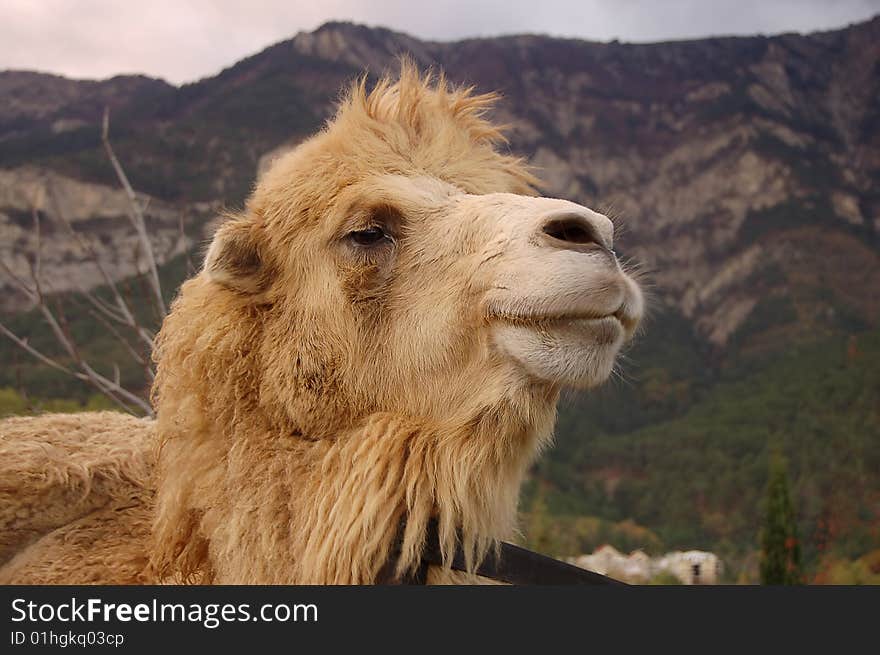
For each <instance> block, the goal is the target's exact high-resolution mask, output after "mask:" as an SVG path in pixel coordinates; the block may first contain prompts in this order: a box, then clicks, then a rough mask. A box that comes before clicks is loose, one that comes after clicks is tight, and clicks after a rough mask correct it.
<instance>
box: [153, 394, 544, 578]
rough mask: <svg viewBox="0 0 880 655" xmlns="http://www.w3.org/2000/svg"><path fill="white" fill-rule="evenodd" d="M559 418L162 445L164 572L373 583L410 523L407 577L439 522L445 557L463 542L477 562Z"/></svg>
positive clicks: (371, 424) (380, 421) (495, 415)
mask: <svg viewBox="0 0 880 655" xmlns="http://www.w3.org/2000/svg"><path fill="white" fill-rule="evenodd" d="M526 415H528V416H531V417H534V416H539V417H541V420H540V421H535V420H526V418H525V416H526ZM552 420H553V405H552V402H551V400H548V401H547V406H545V407H541V408H540V409H539V411H537V412H536V408H535V407H530V408H528V410H527V413H526V414H525V415H523V416H520V415H518V414H516V413H515V412H514V413H511V412H509V411H497V412H485V413H483V414H481V415H479V416H474V417H472V418H471V420H470V421H468V422H467V423H465V424H461V423H459V424H457V425H446V426H444V425H440V424H436V423H425V422H421V421H418V420H413V419H409V418H405V417H400V416H395V415H390V414H377V415H374V416H372V417H370V418H369V419H368V420H367V421H366V422H365V423H364V424H363V425H361V426H359V427H358V428H356V429H353V430H352V431H351V432H350V433H348V434H346V435H344V436H342V437H340V438H339V439H336V440H333V441H326V440H321V441H309V440H306V439H303V438H299V437H290V436H289V435H279V434H277V433H273V432H272V431H271V430H269V431H264V432H254V431H251V432H241V431H240V430H241V428H239V430H236V429H235V428H234V427H232V428H230V427H229V426H218V427H217V429H212V430H208V431H203V432H201V433H196V432H192V431H186V432H184V433H182V434H177V435H176V436H175V435H173V434H172V435H169V434H163V435H162V437H163V440H164V446H163V450H162V453H161V456H160V467H159V469H160V479H159V490H158V503H157V522H156V531H155V534H154V549H155V550H156V556H155V563H156V564H157V566H158V567H159V570H160V573H161V574H164V575H168V574H175V573H176V574H180V573H183V574H199V573H200V574H202V575H205V576H207V577H208V578H209V579H213V580H214V581H216V582H223V583H288V584H291V583H365V582H371V581H373V580H374V579H375V577H376V575H377V573H378V572H379V570H380V569H381V567H382V566H383V564H384V563H385V561H386V559H387V557H388V552H389V548H390V546H391V543H392V541H393V539H394V538H395V536H396V534H397V531H398V529H399V526H400V525H401V523H402V522H405V525H406V529H405V533H404V541H403V549H402V556H401V558H400V561H399V565H400V567H401V568H404V567H407V566H411V565H414V564H415V563H416V562H417V561H418V559H419V556H420V553H421V549H422V547H423V539H424V532H425V528H426V525H427V522H428V521H429V519H430V518H432V517H436V518H437V519H438V522H439V527H440V537H441V545H442V547H443V548H444V550H445V552H447V553H450V554H451V553H452V552H453V551H454V548H455V546H456V540H457V539H458V538H460V539H461V545H462V546H463V548H464V550H465V552H466V553H467V554H468V555H469V556H470V557H471V558H472V560H473V561H475V562H476V561H477V560H478V559H479V558H480V557H482V555H483V554H485V552H486V550H487V549H488V548H489V547H490V546H491V544H492V543H493V541H494V540H497V539H501V538H504V537H506V536H509V534H510V532H511V530H512V529H513V527H514V523H515V515H516V505H517V496H518V493H519V487H520V483H521V481H522V477H523V475H524V472H525V470H526V467H527V466H528V464H529V462H530V461H531V459H532V457H533V456H534V454H535V452H536V450H537V449H538V448H539V446H540V443H541V441H542V439H543V438H544V437H545V436H546V435H547V434H548V433H549V431H550V429H551V426H552ZM159 424H160V431H161V430H163V429H166V430H167V429H169V428H172V429H175V430H180V428H181V425H180V422H179V421H177V422H174V421H171V422H166V421H164V420H163V417H162V416H161V414H160V420H159ZM202 427H203V428H204V427H208V426H202ZM242 427H243V426H242Z"/></svg>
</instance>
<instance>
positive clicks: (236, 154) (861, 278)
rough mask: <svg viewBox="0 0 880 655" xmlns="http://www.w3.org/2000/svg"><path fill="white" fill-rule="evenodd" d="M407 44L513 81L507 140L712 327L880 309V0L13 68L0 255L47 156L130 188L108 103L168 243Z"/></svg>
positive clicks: (794, 321)
mask: <svg viewBox="0 0 880 655" xmlns="http://www.w3.org/2000/svg"><path fill="white" fill-rule="evenodd" d="M402 53H406V54H407V55H408V56H410V57H411V58H412V59H414V60H415V61H416V62H417V63H418V64H419V65H420V66H422V67H424V68H431V67H433V68H435V69H438V68H442V69H443V70H444V71H445V72H446V74H447V75H448V76H449V77H450V78H451V79H452V80H453V81H456V82H461V83H468V84H473V85H475V86H476V87H477V88H478V89H479V90H499V91H500V92H501V93H502V94H503V96H504V98H503V100H502V102H501V103H500V105H499V106H498V109H497V111H496V118H497V119H498V120H499V121H502V122H508V123H511V124H512V125H513V129H512V131H511V132H510V138H511V149H512V150H514V151H517V152H521V153H523V154H526V155H528V156H529V157H530V159H531V161H532V163H533V164H534V165H535V167H536V168H537V171H538V173H539V175H540V176H541V177H542V178H543V179H544V180H545V182H546V186H545V188H544V192H545V193H546V194H547V195H553V196H561V197H566V198H569V199H572V200H575V201H578V202H581V203H584V204H587V205H589V206H592V207H596V208H599V209H603V210H606V211H608V212H609V213H610V214H612V215H613V216H615V217H616V219H617V221H618V223H619V224H620V225H621V229H620V235H619V249H620V250H622V251H623V252H624V253H625V254H626V255H627V256H629V257H631V258H632V259H633V260H635V261H638V262H640V263H642V264H643V265H644V266H645V268H646V269H647V271H648V278H649V284H650V285H651V287H652V288H653V294H654V296H655V299H657V300H658V301H659V302H660V303H661V304H663V305H668V306H671V307H673V308H674V309H675V311H677V312H679V313H681V314H682V315H683V316H684V317H685V318H686V319H688V320H689V321H690V322H692V324H694V325H695V327H696V331H697V333H698V335H699V336H700V338H701V339H703V340H704V341H706V342H707V343H708V344H712V345H714V346H716V347H717V346H725V345H727V344H729V343H730V342H731V340H733V339H735V337H736V335H738V334H750V333H751V332H754V331H755V329H757V330H758V331H759V332H761V334H762V335H764V336H762V337H761V339H757V340H756V341H755V340H753V341H755V343H759V344H760V343H761V341H762V339H764V340H766V339H769V340H770V341H771V342H772V341H773V338H774V337H773V334H774V329H775V328H776V327H778V326H780V325H786V326H787V328H786V329H785V330H783V331H782V334H784V335H785V338H788V336H789V335H790V333H792V332H806V333H812V332H815V331H817V330H819V331H821V330H827V329H832V330H833V329H836V328H837V327H840V325H841V324H846V325H851V324H858V325H876V324H877V322H878V320H880V294H877V293H876V289H878V288H880V254H878V238H877V234H878V230H880V184H878V181H880V63H878V62H880V18H875V19H873V20H871V21H868V22H865V23H861V24H857V25H854V26H851V27H849V28H846V29H843V30H838V31H833V32H824V33H817V34H811V35H806V36H800V35H790V34H787V35H780V36H775V37H748V38H719V39H705V40H697V41H684V42H674V43H659V44H648V45H641V44H640V45H633V44H620V43H616V42H614V43H605V44H603V43H591V42H585V41H578V40H568V39H554V38H549V37H542V36H533V35H525V36H511V37H499V38H492V39H471V40H466V41H460V42H455V43H438V42H426V41H420V40H418V39H415V38H412V37H410V36H407V35H404V34H399V33H396V32H392V31H390V30H386V29H381V28H367V27H364V26H358V25H351V24H346V23H328V24H326V25H324V26H322V27H321V28H319V29H318V30H316V31H315V32H311V33H301V34H298V35H297V36H295V37H294V38H292V39H290V40H288V41H284V42H282V43H279V44H276V45H274V46H271V47H269V48H267V49H266V50H264V51H262V52H261V53H258V54H256V55H254V56H253V57H249V58H247V59H245V60H242V61H241V62H239V63H237V64H235V65H234V66H232V67H231V68H228V69H226V70H224V71H223V72H221V73H220V74H219V75H217V76H215V77H213V78H208V79H205V80H202V81H200V82H197V83H194V84H189V85H185V86H183V87H180V88H175V87H172V86H170V85H167V84H165V83H163V82H161V81H158V80H150V79H148V78H141V77H119V78H113V79H112V80H107V81H103V82H84V81H72V80H65V79H64V78H58V77H55V76H48V75H40V74H35V73H22V72H3V73H0V93H2V94H3V96H4V98H6V99H7V102H5V103H4V106H3V108H0V173H2V175H0V231H2V233H4V235H8V236H4V241H3V248H4V250H3V252H2V253H0V255H2V256H3V257H4V261H12V262H17V266H19V267H21V266H23V260H22V259H21V257H22V255H21V250H22V248H21V246H22V245H23V244H24V241H22V240H23V239H26V230H27V228H26V225H23V223H22V213H23V212H27V211H28V210H27V208H26V207H24V206H23V201H22V197H23V196H22V194H21V193H19V192H13V189H15V188H19V189H20V188H22V185H24V184H25V182H24V181H23V180H26V179H30V177H32V176H33V175H37V174H39V175H42V176H44V177H45V176H49V177H53V178H56V179H59V180H64V184H66V185H67V186H68V187H69V188H81V189H82V193H84V194H87V195H88V194H92V195H94V194H95V193H100V194H103V195H101V198H103V200H102V201H101V202H103V203H105V204H106V206H107V207H112V206H114V202H115V200H114V195H113V194H114V190H113V189H114V187H115V183H114V180H113V177H112V170H111V169H110V167H109V164H108V163H107V162H106V161H105V160H104V159H103V155H102V152H101V151H100V139H99V132H98V121H99V119H100V114H101V108H102V107H103V106H104V105H110V106H111V111H112V115H113V123H112V125H113V128H112V136H113V140H114V146H115V147H116V149H117V151H118V152H119V154H120V158H121V159H122V161H123V163H124V164H125V165H126V168H127V170H128V172H129V175H130V177H131V178H132V181H133V184H134V185H135V187H136V188H138V189H139V190H140V191H142V192H144V193H145V194H147V195H149V196H150V197H151V198H152V199H151V200H150V206H151V207H154V208H155V211H156V212H157V213H156V218H155V220H154V221H152V223H151V224H152V225H153V226H154V228H155V231H156V234H157V238H158V239H159V241H161V244H160V246H159V247H160V251H161V254H162V256H163V257H168V256H171V255H172V254H173V253H174V252H175V248H178V249H179V246H178V245H176V241H175V239H174V238H173V236H172V224H176V222H177V220H176V218H174V217H173V216H172V214H175V213H177V214H178V215H179V214H181V213H182V214H183V215H184V216H185V217H186V219H187V221H188V225H187V232H188V233H189V234H193V235H196V236H197V237H198V236H199V235H201V234H203V231H202V230H203V226H204V224H205V223H206V222H207V220H208V219H209V217H210V209H211V208H214V207H217V206H220V205H224V204H226V205H233V206H234V205H235V204H237V203H240V202H241V201H242V199H243V198H244V197H245V195H246V194H247V192H248V189H249V188H250V186H251V185H252V183H253V180H254V177H255V175H256V171H257V169H258V166H259V163H260V160H261V158H263V161H264V163H265V161H266V159H265V156H266V155H267V153H272V152H276V153H277V152H278V151H279V149H284V148H285V147H290V146H291V145H294V144H296V143H297V142H298V141H299V140H301V139H302V138H304V137H305V136H307V135H308V134H310V133H311V132H313V131H314V130H315V129H317V128H318V127H319V126H320V124H321V122H322V121H323V120H324V119H325V118H326V117H327V116H328V115H329V114H330V113H331V112H332V108H333V105H334V102H335V99H336V98H337V94H338V90H339V88H340V87H341V86H343V85H344V84H345V83H346V82H347V81H349V80H351V79H353V78H354V77H355V76H356V75H358V74H359V73H360V72H361V71H362V70H368V71H369V72H370V74H371V75H373V76H375V75H376V74H378V73H380V72H381V71H384V70H389V69H390V70H393V68H394V67H395V65H396V64H395V60H396V58H397V57H398V56H399V55H400V54H402ZM77 185H82V186H81V187H77ZM16 198H17V200H15V199H16ZM80 204H82V203H80ZM86 204H88V203H86ZM93 204H94V203H93ZM97 204H101V203H97ZM94 211H96V212H98V213H96V214H95V217H96V218H97V217H98V216H99V214H101V212H99V210H98V209H97V208H95V210H94ZM107 211H109V210H105V211H103V214H101V215H106V213H107ZM111 213H112V212H111ZM117 223H118V227H119V230H120V232H119V236H118V238H117V237H116V236H109V235H110V233H111V232H113V231H114V230H115V227H110V226H111V225H113V223H108V222H106V221H104V222H102V221H94V222H92V223H89V222H88V221H85V222H84V223H83V225H84V226H86V227H87V230H89V231H93V232H94V234H95V235H96V236H100V239H103V246H102V249H103V251H104V252H105V253H107V256H108V257H111V258H116V259H117V260H121V259H123V256H122V253H123V252H124V249H125V239H126V238H127V237H124V236H122V235H123V234H124V232H123V231H124V230H125V229H126V227H127V225H126V222H125V221H124V220H119V221H117ZM99 225H100V226H102V227H98V226H99ZM108 230H109V232H108ZM174 232H175V233H176V232H177V230H176V229H175V230H174ZM59 234H60V233H59ZM59 238H61V239H63V235H61V236H59ZM100 239H99V240H100ZM50 240H51V236H49V235H47V239H46V241H47V245H48V247H50V248H54V249H55V250H57V253H58V258H59V260H60V259H64V258H66V260H67V262H68V263H67V268H65V269H64V270H65V273H64V275H63V277H64V278H65V279H77V284H85V285H88V284H90V283H92V282H93V278H90V277H88V275H86V274H85V272H84V271H83V272H82V275H80V274H79V273H78V272H77V270H76V262H77V261H78V259H77V258H78V255H77V253H76V252H75V250H73V249H70V248H68V247H67V246H65V245H64V244H63V243H62V244H54V243H49V242H50ZM118 272H119V274H120V275H123V274H125V273H126V272H127V271H126V269H125V268H124V267H122V266H121V267H120V268H119V269H118ZM0 284H2V282H0ZM2 291H4V292H6V291H8V287H4V288H3V289H2ZM9 297H10V298H11V297H12V296H9ZM829 298H830V299H832V300H831V301H829ZM20 302H21V301H20V299H19V300H8V301H7V302H6V303H5V307H6V308H7V309H11V308H18V307H21V304H20ZM767 335H769V336H767Z"/></svg>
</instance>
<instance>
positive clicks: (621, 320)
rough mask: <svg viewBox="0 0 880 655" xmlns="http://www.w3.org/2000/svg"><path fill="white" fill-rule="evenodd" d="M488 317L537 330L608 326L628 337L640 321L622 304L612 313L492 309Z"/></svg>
mask: <svg viewBox="0 0 880 655" xmlns="http://www.w3.org/2000/svg"><path fill="white" fill-rule="evenodd" d="M488 318H489V320H490V321H493V322H496V321H497V322H500V323H507V324H510V325H518V326H523V327H532V328H535V329H537V330H540V329H542V328H543V329H552V328H554V327H556V328H559V327H576V326H581V327H584V328H589V329H597V328H603V327H605V328H608V329H614V330H615V331H616V330H621V331H623V332H624V333H625V336H626V338H629V337H630V336H632V334H633V332H635V329H636V327H637V326H638V323H639V317H638V316H637V315H633V313H631V312H630V311H627V307H626V306H625V305H622V306H621V307H619V308H618V309H617V310H616V311H614V312H611V313H601V312H584V311H577V312H553V313H509V312H504V311H494V310H491V311H490V312H489V313H488Z"/></svg>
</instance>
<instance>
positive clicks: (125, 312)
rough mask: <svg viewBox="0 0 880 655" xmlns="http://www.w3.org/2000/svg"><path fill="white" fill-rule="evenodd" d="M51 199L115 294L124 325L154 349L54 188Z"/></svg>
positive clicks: (70, 230) (68, 227)
mask: <svg viewBox="0 0 880 655" xmlns="http://www.w3.org/2000/svg"><path fill="white" fill-rule="evenodd" d="M49 191H50V194H49V195H50V197H51V199H52V205H53V208H54V209H55V215H56V216H58V218H59V219H60V220H61V222H62V223H63V224H64V227H65V228H66V229H67V232H68V233H69V234H70V235H71V236H72V237H73V238H74V239H75V240H76V241H77V243H78V244H79V245H80V247H82V248H83V250H85V251H86V253H87V254H88V256H89V259H91V260H92V262H93V263H94V264H95V266H96V267H97V268H98V271H99V272H100V273H101V277H102V278H103V279H104V283H105V284H106V285H107V287H108V288H109V289H110V292H111V293H112V294H113V298H114V299H115V300H116V306H117V307H118V308H119V313H120V314H121V315H122V317H123V319H124V320H123V321H121V322H122V323H124V324H125V325H128V326H129V327H130V328H132V329H133V330H134V331H135V332H136V333H137V334H138V336H139V337H140V338H141V339H142V340H143V341H144V343H146V344H147V346H148V347H150V348H152V347H153V338H152V336H151V333H150V332H149V331H148V330H146V329H145V328H143V327H142V326H141V325H140V324H138V322H137V320H135V317H134V312H132V310H131V307H129V305H128V303H127V302H126V301H125V298H123V297H122V294H121V293H119V288H118V287H117V286H116V283H115V282H114V281H113V278H111V277H110V274H109V273H108V272H107V269H106V268H104V265H103V264H102V263H101V259H100V258H99V257H98V254H97V253H96V252H95V249H94V248H93V247H92V244H91V243H89V242H88V241H87V240H86V239H84V238H83V237H82V236H81V235H80V234H79V232H77V231H76V230H74V229H73V225H72V224H71V223H70V221H69V220H68V218H67V217H66V216H65V214H64V212H63V210H62V209H61V204H60V203H59V202H58V197H57V196H56V194H55V190H54V187H51V186H50V187H49Z"/></svg>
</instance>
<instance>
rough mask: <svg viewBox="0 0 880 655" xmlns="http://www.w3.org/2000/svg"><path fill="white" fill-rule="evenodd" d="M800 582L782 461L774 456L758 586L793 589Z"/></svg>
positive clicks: (799, 555) (798, 553) (771, 463)
mask: <svg viewBox="0 0 880 655" xmlns="http://www.w3.org/2000/svg"><path fill="white" fill-rule="evenodd" d="M802 581H803V578H802V575H801V548H800V543H799V542H798V537H797V526H796V523H795V515H794V507H793V506H792V503H791V497H790V496H789V493H788V475H787V472H786V465H785V460H783V459H782V457H781V456H778V455H776V456H774V457H773V459H772V460H771V462H770V479H769V482H768V483H767V496H766V499H765V514H764V528H763V530H762V531H761V583H762V584H765V585H795V584H801V583H802Z"/></svg>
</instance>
